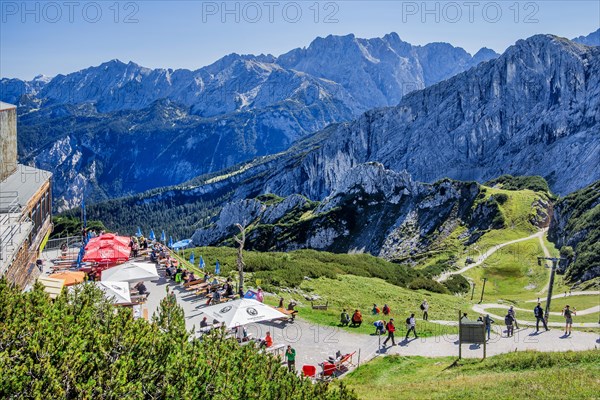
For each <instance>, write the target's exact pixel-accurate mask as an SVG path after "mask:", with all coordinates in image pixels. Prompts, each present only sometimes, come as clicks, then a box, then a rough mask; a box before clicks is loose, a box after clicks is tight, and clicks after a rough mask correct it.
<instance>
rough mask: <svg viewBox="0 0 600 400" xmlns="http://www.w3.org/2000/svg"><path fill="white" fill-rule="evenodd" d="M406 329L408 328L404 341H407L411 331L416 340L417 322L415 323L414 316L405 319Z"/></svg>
mask: <svg viewBox="0 0 600 400" xmlns="http://www.w3.org/2000/svg"><path fill="white" fill-rule="evenodd" d="M406 327H407V328H408V330H407V331H406V338H405V339H404V340H408V335H409V334H410V332H411V331H412V333H413V334H414V335H415V339H416V338H418V336H417V330H416V327H417V321H415V314H410V317H408V318H406Z"/></svg>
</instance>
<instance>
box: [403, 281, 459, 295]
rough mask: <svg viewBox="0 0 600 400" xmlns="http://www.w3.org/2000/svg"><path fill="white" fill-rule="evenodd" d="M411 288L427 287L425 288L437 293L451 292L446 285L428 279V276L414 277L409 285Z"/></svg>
mask: <svg viewBox="0 0 600 400" xmlns="http://www.w3.org/2000/svg"><path fill="white" fill-rule="evenodd" d="M408 288H409V289H412V290H419V289H425V290H429V291H430V292H435V293H442V294H449V293H450V292H449V291H448V289H446V287H445V286H444V285H442V284H441V283H439V282H436V281H434V280H432V279H427V278H416V279H414V280H413V281H412V282H411V283H410V284H409V285H408Z"/></svg>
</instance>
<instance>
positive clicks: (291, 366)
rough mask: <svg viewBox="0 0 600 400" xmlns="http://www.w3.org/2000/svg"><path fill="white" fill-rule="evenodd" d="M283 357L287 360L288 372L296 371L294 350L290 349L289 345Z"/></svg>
mask: <svg viewBox="0 0 600 400" xmlns="http://www.w3.org/2000/svg"><path fill="white" fill-rule="evenodd" d="M285 357H286V358H287V365H288V371H290V372H293V371H296V349H292V346H290V345H289V344H288V347H287V350H286V351H285Z"/></svg>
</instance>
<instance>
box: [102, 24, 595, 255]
mask: <svg viewBox="0 0 600 400" xmlns="http://www.w3.org/2000/svg"><path fill="white" fill-rule="evenodd" d="M599 77H600V48H598V47H589V46H585V45H581V44H578V43H576V42H573V41H570V40H567V39H564V38H559V37H556V36H552V35H536V36H533V37H531V38H529V39H526V40H520V41H518V42H517V43H516V44H515V45H514V46H511V47H510V48H509V49H507V50H506V52H505V53H504V54H503V55H502V56H500V57H498V58H497V59H495V60H492V61H489V62H486V63H483V64H480V65H479V66H477V67H476V68H473V69H470V70H469V71H466V72H463V73H460V74H458V75H456V76H454V77H452V78H450V79H448V80H445V81H443V82H440V83H437V84H435V85H432V86H430V87H428V88H426V89H423V90H419V91H415V92H412V93H409V94H408V95H406V96H404V98H403V99H402V100H401V102H400V104H399V105H397V106H395V107H387V108H379V109H375V110H371V111H368V112H365V113H364V114H362V115H361V116H360V117H359V118H357V119H355V120H354V121H351V122H345V123H339V124H333V125H330V126H328V127H327V128H326V129H324V130H322V131H320V132H317V133H315V134H313V135H310V136H308V137H306V138H304V139H301V140H299V141H297V142H296V143H295V144H294V145H292V147H291V148H290V149H288V150H287V151H285V152H282V153H280V154H276V155H271V156H265V157H259V158H256V159H254V160H252V161H250V162H247V163H242V164H240V165H237V166H234V167H231V168H229V169H227V170H224V171H219V172H217V173H213V174H209V175H204V176H200V177H198V178H195V179H193V180H190V181H189V182H186V183H185V184H182V185H178V186H172V187H164V188H160V189H155V190H152V191H149V192H146V193H143V194H139V195H136V196H132V197H128V198H124V199H120V200H114V201H110V202H106V203H103V204H101V205H98V206H97V207H96V208H95V209H93V211H92V213H93V214H95V215H96V216H102V218H103V219H104V220H105V221H107V223H108V224H109V225H111V226H115V227H119V228H123V229H131V228H132V227H133V226H135V225H134V224H135V223H136V222H135V221H141V220H144V219H145V220H146V221H148V222H149V223H156V224H155V225H154V227H157V226H165V224H169V222H168V220H169V218H171V215H173V218H175V215H182V214H184V215H185V218H186V222H187V224H185V225H184V226H183V227H178V228H177V229H180V231H179V232H180V234H182V235H189V234H191V231H193V230H194V229H196V228H201V229H205V228H207V227H208V228H210V226H212V225H214V224H216V225H218V224H219V218H218V217H217V215H218V213H219V212H220V210H221V209H222V208H223V206H224V205H227V204H238V203H237V202H239V201H243V200H246V199H255V198H257V197H258V196H261V195H264V194H265V193H272V194H275V195H277V196H281V197H284V198H287V197H289V196H292V195H300V196H304V197H306V199H307V200H308V201H322V200H323V199H325V198H328V197H329V196H332V195H333V194H334V193H342V192H343V190H342V191H341V192H340V190H339V188H340V187H345V188H347V189H346V190H349V189H348V188H352V187H353V186H352V184H349V183H348V182H354V185H355V186H356V187H361V186H364V182H366V181H367V180H366V179H365V176H363V175H362V174H363V172H364V171H372V168H367V169H361V168H360V166H361V165H364V164H368V163H372V162H377V163H379V164H381V166H382V168H383V170H384V171H390V172H389V173H392V174H393V173H402V171H407V172H408V174H409V175H410V176H411V178H410V180H411V181H415V182H419V181H424V182H434V181H436V180H438V179H441V178H446V177H448V178H454V179H458V180H463V181H469V180H477V181H481V182H483V181H486V180H488V179H492V178H495V177H498V176H500V175H503V174H513V175H541V176H543V177H544V178H545V179H546V180H547V181H548V182H549V184H550V187H551V189H552V191H553V192H555V193H559V194H567V193H569V192H571V191H573V190H576V189H579V188H581V187H583V186H585V185H587V184H589V183H591V182H594V181H596V180H598V179H600V168H599V165H600V143H599V141H598V132H600V123H599V120H600V104H599V102H600V78H599ZM361 171H363V172H361ZM382 176H387V173H386V174H383V175H382ZM382 179H384V178H382ZM385 179H387V178H385ZM340 185H341V186H340ZM230 207H231V206H230ZM230 209H231V208H230ZM233 210H234V212H233V214H231V215H234V217H235V219H237V220H238V221H239V222H243V220H244V215H245V212H242V211H243V210H242V211H239V212H238V211H235V207H233ZM171 213H172V214H171ZM236 213H237V215H236ZM159 216H161V217H159ZM211 217H212V218H213V219H212V222H211ZM215 218H216V219H215ZM246 219H247V222H249V221H250V220H251V219H252V218H251V217H248V218H246ZM161 221H162V222H161ZM165 221H166V222H165ZM161 224H162V225H161ZM150 226H152V225H150ZM169 227H170V228H171V227H172V226H169ZM197 243H198V244H206V243H205V242H203V241H202V240H201V239H198V241H197ZM346 250H348V249H346ZM340 251H341V250H340Z"/></svg>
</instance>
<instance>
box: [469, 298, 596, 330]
mask: <svg viewBox="0 0 600 400" xmlns="http://www.w3.org/2000/svg"><path fill="white" fill-rule="evenodd" d="M488 308H502V309H505V310H508V309H509V306H507V305H505V304H497V303H490V304H475V305H474V306H473V311H475V312H476V313H478V314H490V317H492V319H496V320H497V322H504V316H500V315H496V314H492V313H490V312H489V311H486V309H488ZM515 309H516V310H521V311H526V312H529V313H531V314H533V310H526V309H523V308H515ZM598 311H600V306H595V307H591V308H588V309H587V310H582V311H581V312H580V311H577V314H578V315H585V314H592V313H595V312H598ZM550 314H551V315H561V313H559V312H554V311H553V312H551V313H550ZM574 319H575V322H573V327H575V328H598V327H599V325H598V323H597V322H577V316H575V317H574ZM517 323H518V324H520V325H524V326H535V321H526V320H521V319H518V318H517ZM548 326H550V327H564V326H565V323H564V322H548Z"/></svg>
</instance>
